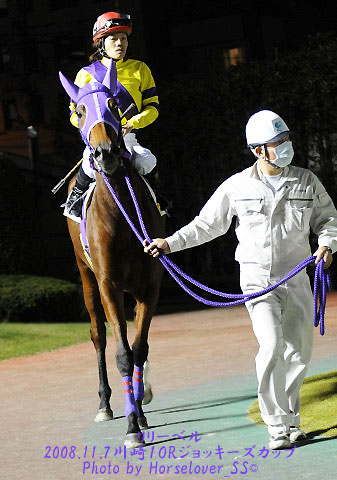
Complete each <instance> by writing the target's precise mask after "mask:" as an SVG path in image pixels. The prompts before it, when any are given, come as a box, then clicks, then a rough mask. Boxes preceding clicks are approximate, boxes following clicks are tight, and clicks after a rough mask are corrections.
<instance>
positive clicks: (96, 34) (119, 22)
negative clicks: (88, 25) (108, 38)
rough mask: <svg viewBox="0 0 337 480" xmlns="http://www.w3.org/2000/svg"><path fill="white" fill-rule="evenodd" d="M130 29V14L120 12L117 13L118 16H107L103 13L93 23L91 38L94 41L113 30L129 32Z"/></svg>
mask: <svg viewBox="0 0 337 480" xmlns="http://www.w3.org/2000/svg"><path fill="white" fill-rule="evenodd" d="M111 13H113V12H111ZM104 17H105V18H104ZM131 31H132V22H131V18H130V15H127V14H124V13H120V14H118V17H117V16H116V17H110V18H108V17H107V15H106V14H104V15H101V17H99V18H98V19H97V21H96V23H95V25H94V30H93V40H94V41H95V40H97V39H98V38H101V37H103V36H105V35H108V34H109V33H113V32H126V33H127V34H130V33H131Z"/></svg>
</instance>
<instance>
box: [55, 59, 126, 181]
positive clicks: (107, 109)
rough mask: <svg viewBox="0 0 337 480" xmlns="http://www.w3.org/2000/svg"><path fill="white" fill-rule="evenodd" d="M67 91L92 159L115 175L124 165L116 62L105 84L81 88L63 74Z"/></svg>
mask: <svg viewBox="0 0 337 480" xmlns="http://www.w3.org/2000/svg"><path fill="white" fill-rule="evenodd" d="M59 76H60V80H61V83H62V85H63V88H64V89H65V91H66V92H67V93H68V95H69V97H70V98H71V100H72V101H73V102H74V103H75V104H76V114H77V117H78V124H79V129H80V132H81V136H82V139H83V141H84V143H85V144H86V145H87V146H88V147H89V148H90V151H91V159H92V161H93V162H94V163H96V164H97V165H98V167H99V168H101V169H102V170H103V172H104V173H106V174H108V175H111V174H113V173H114V172H115V170H116V169H117V167H118V166H119V164H120V161H121V157H122V155H123V150H122V148H121V143H122V132H121V121H120V116H119V113H118V107H117V103H116V99H115V98H114V96H113V94H114V92H115V90H116V86H117V70H116V65H115V63H114V61H111V64H110V66H109V68H108V70H107V73H106V75H105V77H104V79H103V81H102V83H99V82H96V81H95V82H93V83H92V82H90V83H87V84H86V85H84V87H82V88H79V87H78V86H76V85H75V84H74V83H73V82H72V81H71V80H69V79H68V78H67V77H65V76H64V75H63V74H62V72H59Z"/></svg>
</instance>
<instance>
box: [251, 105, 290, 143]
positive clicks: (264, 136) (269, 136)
mask: <svg viewBox="0 0 337 480" xmlns="http://www.w3.org/2000/svg"><path fill="white" fill-rule="evenodd" d="M290 133H291V132H290V131H289V128H288V126H287V124H286V123H285V121H284V120H283V119H282V118H281V117H280V116H279V115H277V113H274V112H272V111H271V110H260V111H259V112H257V113H254V115H252V116H251V117H250V119H249V120H248V122H247V125H246V139H247V145H248V146H249V147H251V148H255V147H257V146H258V145H265V144H266V143H272V142H278V141H279V140H281V139H282V138H283V137H285V136H286V135H289V134H290Z"/></svg>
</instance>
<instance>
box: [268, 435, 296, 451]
mask: <svg viewBox="0 0 337 480" xmlns="http://www.w3.org/2000/svg"><path fill="white" fill-rule="evenodd" d="M269 448H270V449H271V450H282V449H284V448H292V445H291V441H290V438H289V433H285V432H279V433H274V434H273V435H270V437H269Z"/></svg>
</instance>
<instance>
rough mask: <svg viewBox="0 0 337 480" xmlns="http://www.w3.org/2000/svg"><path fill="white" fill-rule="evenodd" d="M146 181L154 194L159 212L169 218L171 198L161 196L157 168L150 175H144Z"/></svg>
mask: <svg viewBox="0 0 337 480" xmlns="http://www.w3.org/2000/svg"><path fill="white" fill-rule="evenodd" d="M145 178H146V180H147V181H148V182H149V184H150V186H151V188H152V189H153V191H154V192H155V195H156V198H157V201H158V203H159V205H160V210H161V212H162V214H166V215H167V216H168V217H170V213H169V212H170V210H171V209H172V205H173V202H172V200H171V198H169V196H168V195H166V193H165V195H164V194H163V191H162V189H161V181H160V178H159V172H158V170H157V168H154V169H153V170H152V171H151V172H150V173H148V174H147V175H145Z"/></svg>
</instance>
